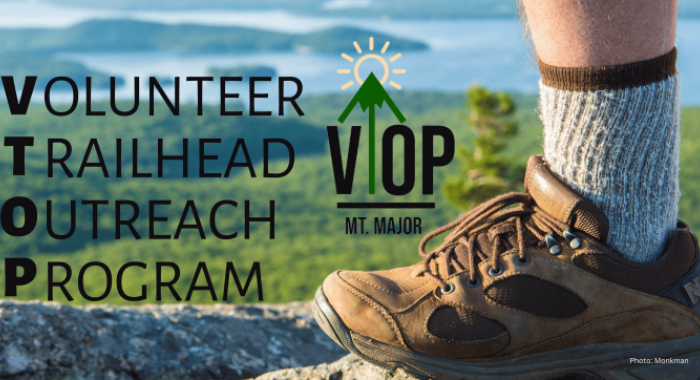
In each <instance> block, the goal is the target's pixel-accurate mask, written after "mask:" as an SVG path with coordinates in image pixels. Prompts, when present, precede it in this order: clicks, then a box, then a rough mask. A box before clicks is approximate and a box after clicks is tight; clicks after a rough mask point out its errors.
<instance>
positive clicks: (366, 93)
mask: <svg viewBox="0 0 700 380" xmlns="http://www.w3.org/2000/svg"><path fill="white" fill-rule="evenodd" d="M353 45H354V46H355V50H356V51H357V53H358V54H360V55H361V56H360V57H359V58H358V59H357V60H355V59H354V58H353V57H351V56H349V55H347V54H345V53H343V54H342V57H343V58H344V59H346V60H347V61H349V62H354V68H353V69H352V70H351V69H339V70H338V74H345V75H347V74H354V77H355V78H354V79H355V81H357V83H358V84H359V85H360V88H359V89H358V90H357V92H356V93H355V96H353V98H352V100H351V101H350V104H348V105H347V107H346V108H345V110H344V111H343V112H342V114H341V115H340V117H339V118H338V121H339V122H340V123H344V122H345V120H347V118H348V116H350V113H351V112H352V111H353V109H354V108H355V106H357V104H358V103H359V104H360V108H361V109H362V112H366V111H367V110H369V113H368V116H369V133H368V138H369V167H368V172H369V194H375V168H376V163H375V153H376V146H375V135H376V130H375V112H376V107H379V108H381V107H382V105H383V104H384V103H386V104H387V106H388V107H389V109H390V110H391V111H392V113H393V115H394V117H395V118H396V119H397V120H398V121H399V123H404V122H406V118H405V117H404V115H403V114H402V113H401V111H400V110H399V108H398V106H397V105H396V104H395V103H394V101H393V100H392V99H391V96H389V94H388V93H387V91H386V90H385V89H384V86H383V85H384V83H386V81H387V80H388V79H389V63H393V62H395V61H396V60H398V59H399V58H401V54H400V53H398V54H395V55H394V56H392V57H391V58H389V63H387V61H386V59H385V58H384V57H383V55H384V54H385V53H386V52H387V49H388V48H389V45H390V43H389V41H387V42H386V43H385V44H384V46H383V47H382V50H381V55H379V54H375V53H367V54H364V55H362V48H361V47H360V45H359V44H358V43H357V41H355V42H353ZM373 50H374V39H373V38H372V37H370V39H369V51H370V52H372V51H373ZM372 59H373V60H377V61H379V63H381V65H382V66H383V68H384V73H383V75H382V79H381V80H379V79H377V77H376V76H375V75H374V73H370V74H369V75H368V76H367V79H365V80H364V81H362V79H361V78H360V74H359V70H360V66H361V65H362V63H363V62H365V61H367V60H372ZM391 73H392V74H405V73H406V70H405V69H393V70H391ZM354 84H355V82H354V81H352V80H351V81H349V82H347V83H345V84H344V85H343V86H342V87H341V88H342V89H343V90H345V89H348V88H350V87H352V86H353V85H354ZM389 84H390V85H391V86H393V87H394V88H396V89H397V90H401V85H399V84H398V83H396V82H394V81H393V80H390V81H389ZM361 131H362V127H361V126H353V127H352V129H351V131H350V145H349V149H348V150H347V157H346V158H345V160H343V157H342V153H341V147H340V137H339V133H338V127H337V126H329V127H328V142H329V145H330V151H331V160H332V164H333V176H334V179H335V187H336V192H337V193H338V194H351V193H352V184H353V180H354V176H355V166H356V162H357V152H358V149H359V143H360V136H361ZM422 134H423V139H422V140H423V143H422V147H421V151H422V156H421V159H422V168H423V170H422V172H423V176H422V177H423V178H422V192H423V194H425V195H430V194H433V172H434V169H435V168H436V167H440V166H445V165H447V164H449V163H450V162H452V159H453V157H454V153H455V140H454V135H453V134H452V131H451V130H450V129H449V128H447V127H444V126H435V125H434V126H423V129H422ZM397 136H401V138H402V141H403V152H404V154H403V160H404V162H403V168H404V172H403V182H402V183H399V184H397V183H395V182H394V152H393V146H394V139H395V138H396V137H397ZM436 136H439V137H441V138H442V145H443V146H442V154H440V155H439V156H436V155H435V151H434V147H435V141H436V138H435V137H436ZM343 161H344V162H345V168H343ZM381 161H382V162H381V168H382V171H381V173H382V185H383V187H384V189H385V190H386V191H387V192H388V193H389V194H391V195H396V196H401V195H406V194H408V193H410V192H411V191H412V190H413V188H414V186H415V182H416V138H415V135H414V133H413V130H412V129H411V128H409V127H407V126H405V125H403V124H395V125H392V126H390V127H388V128H386V130H384V133H383V134H382V140H381ZM434 207H435V203H434V202H428V203H426V202H421V203H406V202H389V203H387V202H384V203H338V208H434Z"/></svg>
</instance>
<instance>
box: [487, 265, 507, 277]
mask: <svg viewBox="0 0 700 380" xmlns="http://www.w3.org/2000/svg"><path fill="white" fill-rule="evenodd" d="M505 271H506V269H505V268H503V265H499V266H498V272H495V271H494V270H493V268H489V276H491V277H496V276H500V275H502V274H503V272H505Z"/></svg>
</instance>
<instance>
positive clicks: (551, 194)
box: [525, 155, 609, 243]
mask: <svg viewBox="0 0 700 380" xmlns="http://www.w3.org/2000/svg"><path fill="white" fill-rule="evenodd" d="M525 191H526V192H527V193H529V194H530V196H532V198H533V199H534V200H535V203H536V204H537V206H539V207H540V208H541V209H542V210H544V211H545V212H546V213H547V214H549V215H551V216H553V217H554V218H556V219H558V220H560V221H562V222H564V223H566V224H568V225H570V226H572V227H573V228H574V229H576V230H579V231H583V232H584V233H586V234H588V235H590V236H592V237H593V238H595V239H596V240H599V241H601V242H604V243H605V242H606V240H607V238H608V229H609V224H608V218H607V217H606V216H605V214H603V212H602V211H600V209H598V208H597V207H596V206H595V205H594V204H593V203H591V202H590V201H588V200H586V199H584V198H583V197H581V196H580V195H579V194H578V193H577V192H576V191H574V190H573V189H571V188H570V187H569V186H567V185H566V184H564V182H562V181H561V180H559V178H557V176H556V175H555V174H554V173H552V172H551V171H550V170H549V167H548V166H547V164H546V163H545V161H544V159H543V158H542V156H540V155H535V156H532V157H530V160H529V161H528V163H527V171H526V173H525Z"/></svg>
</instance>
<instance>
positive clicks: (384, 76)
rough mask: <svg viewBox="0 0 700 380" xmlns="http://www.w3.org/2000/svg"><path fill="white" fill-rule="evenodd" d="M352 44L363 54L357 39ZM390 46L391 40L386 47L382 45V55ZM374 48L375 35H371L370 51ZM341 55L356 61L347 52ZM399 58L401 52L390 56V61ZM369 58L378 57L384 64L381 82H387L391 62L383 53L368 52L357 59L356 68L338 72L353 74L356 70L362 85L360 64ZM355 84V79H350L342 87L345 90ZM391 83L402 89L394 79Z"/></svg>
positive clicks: (398, 71) (399, 72)
mask: <svg viewBox="0 0 700 380" xmlns="http://www.w3.org/2000/svg"><path fill="white" fill-rule="evenodd" d="M352 44H353V45H354V46H355V50H357V54H362V48H360V44H358V43H357V41H354V42H353V43H352ZM388 48H389V41H387V42H386V43H385V44H384V47H382V50H381V52H382V55H383V54H384V53H386V49H388ZM373 50H374V37H370V38H369V51H373ZM341 56H342V57H343V58H345V59H346V60H347V61H349V62H355V60H354V59H353V58H352V57H351V56H349V55H347V54H345V53H343V54H341ZM399 58H401V53H398V54H396V55H394V56H393V57H391V58H389V62H394V61H396V60H397V59H399ZM368 59H376V60H377V61H379V63H381V64H382V66H383V67H384V75H383V76H382V79H381V80H380V81H379V82H380V83H381V84H384V83H386V80H387V79H389V64H388V63H387V62H386V60H385V59H384V57H382V56H381V55H377V54H373V53H367V54H365V55H363V56H361V57H360V58H359V59H358V60H357V62H355V67H354V70H350V69H338V74H351V73H353V72H354V74H355V80H356V81H357V83H359V84H360V85H361V84H362V83H363V81H362V79H360V65H362V62H364V61H366V60H368ZM391 72H392V73H393V74H406V70H405V69H393V70H391ZM353 84H355V82H354V81H349V82H347V83H345V84H344V85H343V86H342V87H340V88H341V89H343V90H345V89H346V88H349V87H351V86H352V85H353ZM389 84H390V85H392V86H393V87H394V88H396V89H398V90H400V89H401V86H400V85H399V84H398V83H396V82H394V81H389Z"/></svg>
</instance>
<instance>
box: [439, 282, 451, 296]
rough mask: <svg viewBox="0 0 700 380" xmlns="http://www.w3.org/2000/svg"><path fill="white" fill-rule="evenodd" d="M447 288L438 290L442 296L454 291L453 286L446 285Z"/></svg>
mask: <svg viewBox="0 0 700 380" xmlns="http://www.w3.org/2000/svg"><path fill="white" fill-rule="evenodd" d="M447 286H448V287H449V289H447V290H445V289H443V288H440V292H441V293H442V294H450V293H452V292H454V291H455V284H447Z"/></svg>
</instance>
